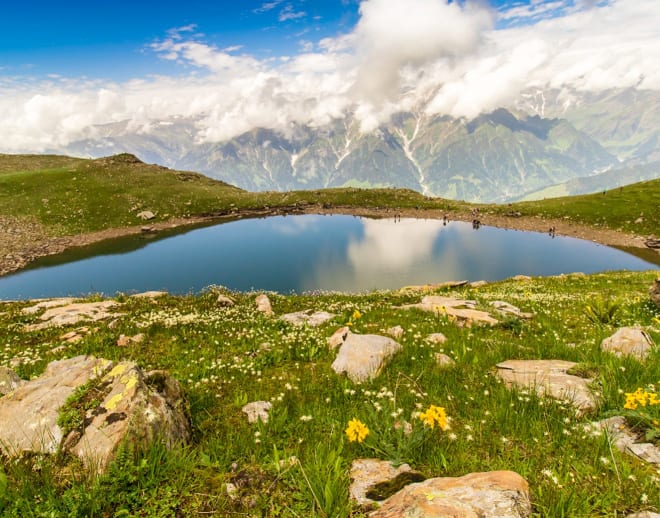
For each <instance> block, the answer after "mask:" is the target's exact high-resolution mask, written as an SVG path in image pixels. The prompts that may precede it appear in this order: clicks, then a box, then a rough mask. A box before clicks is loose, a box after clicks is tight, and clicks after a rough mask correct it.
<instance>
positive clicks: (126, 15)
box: [0, 0, 556, 80]
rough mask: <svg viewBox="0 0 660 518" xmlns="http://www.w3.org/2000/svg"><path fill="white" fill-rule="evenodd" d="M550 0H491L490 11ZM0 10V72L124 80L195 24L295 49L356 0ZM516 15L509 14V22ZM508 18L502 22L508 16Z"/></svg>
mask: <svg viewBox="0 0 660 518" xmlns="http://www.w3.org/2000/svg"><path fill="white" fill-rule="evenodd" d="M530 2H533V3H535V4H536V3H540V4H548V3H556V2H554V0H540V1H539V0H522V1H507V0H490V5H491V7H492V8H493V9H500V10H501V9H506V8H507V7H512V6H514V7H515V6H520V5H523V6H524V5H530ZM4 4H5V5H3V7H2V15H1V16H0V74H4V75H30V76H45V75H48V74H59V75H63V76H67V77H81V76H85V77H94V78H111V79H114V80H126V79H130V78H132V77H140V76H144V75H149V74H171V73H175V71H176V66H175V65H174V64H173V63H172V62H168V61H163V60H160V59H157V57H156V56H155V55H154V53H153V52H152V51H151V50H150V48H149V45H150V44H151V43H153V42H154V41H156V40H159V39H162V38H165V37H166V35H167V33H168V30H170V29H172V28H177V27H182V26H189V25H194V26H195V27H196V32H197V33H199V37H203V38H204V40H205V41H207V42H209V43H211V44H213V45H214V46H216V47H218V48H226V47H234V46H240V47H241V49H240V50H237V51H234V52H238V53H249V54H250V55H253V56H256V57H258V58H262V59H263V58H267V57H268V56H280V55H283V54H296V53H298V52H299V51H300V49H301V47H302V45H303V44H304V42H309V41H311V42H318V41H319V40H321V39H322V38H326V37H333V36H337V35H339V34H343V33H348V32H350V31H351V29H352V28H353V27H354V26H355V24H356V23H357V21H358V19H359V1H358V0H257V1H255V0H238V1H237V0H234V1H209V0H186V1H180V0H178V1H173V0H162V1H159V2H154V1H135V0H133V1H131V0H112V1H110V0H92V1H90V0H84V1H72V0H64V1H54V0H25V1H22V2H19V1H7V2H4ZM514 21H515V20H514ZM507 23H508V22H507Z"/></svg>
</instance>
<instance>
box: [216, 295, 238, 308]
mask: <svg viewBox="0 0 660 518" xmlns="http://www.w3.org/2000/svg"><path fill="white" fill-rule="evenodd" d="M215 303H216V304H217V305H218V306H221V307H231V306H234V305H235V304H236V301H235V300H234V299H232V298H231V297H227V296H226V295H223V294H222V293H218V298H217V299H216V301H215Z"/></svg>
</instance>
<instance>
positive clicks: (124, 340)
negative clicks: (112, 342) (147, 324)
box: [117, 333, 144, 347]
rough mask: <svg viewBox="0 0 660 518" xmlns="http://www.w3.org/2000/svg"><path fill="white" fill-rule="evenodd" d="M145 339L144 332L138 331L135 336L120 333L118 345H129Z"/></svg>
mask: <svg viewBox="0 0 660 518" xmlns="http://www.w3.org/2000/svg"><path fill="white" fill-rule="evenodd" d="M143 340H144V334H143V333H138V334H137V335H134V336H126V335H119V338H118V339H117V347H127V346H129V345H130V344H139V343H141V342H142V341H143Z"/></svg>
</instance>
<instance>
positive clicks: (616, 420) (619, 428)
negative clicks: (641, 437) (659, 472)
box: [592, 416, 660, 464]
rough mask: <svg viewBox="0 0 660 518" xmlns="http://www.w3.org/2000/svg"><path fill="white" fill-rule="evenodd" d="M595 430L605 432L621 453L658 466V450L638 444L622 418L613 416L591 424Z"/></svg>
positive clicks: (649, 445)
mask: <svg viewBox="0 0 660 518" xmlns="http://www.w3.org/2000/svg"><path fill="white" fill-rule="evenodd" d="M592 426H594V427H595V428H597V429H600V430H603V431H605V432H607V434H608V435H609V437H610V440H611V441H612V444H614V446H615V447H616V448H617V449H618V450H619V451H620V452H622V453H627V454H628V455H632V456H634V457H637V458H638V459H640V460H642V461H644V462H648V463H649V464H660V448H658V447H657V446H655V445H653V444H651V443H647V442H638V437H637V435H636V434H635V433H633V432H632V430H631V429H630V428H628V425H627V423H626V419H625V418H624V417H622V416H614V417H610V418H608V419H603V420H602V421H597V422H595V423H592Z"/></svg>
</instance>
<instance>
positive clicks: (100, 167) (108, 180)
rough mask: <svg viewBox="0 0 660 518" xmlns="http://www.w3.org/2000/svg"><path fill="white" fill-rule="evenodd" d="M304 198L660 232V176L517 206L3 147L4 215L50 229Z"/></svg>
mask: <svg viewBox="0 0 660 518" xmlns="http://www.w3.org/2000/svg"><path fill="white" fill-rule="evenodd" d="M295 205H298V206H305V205H317V206H322V207H325V208H332V207H348V208H398V209H413V208H416V209H420V211H423V210H428V209H435V210H441V211H446V212H448V213H451V212H452V211H462V212H465V211H469V210H470V209H471V208H472V207H476V206H478V207H480V208H481V209H482V210H486V211H491V212H493V213H496V214H505V213H507V212H511V211H519V212H520V213H521V214H522V215H523V216H540V217H546V218H567V219H569V220H570V221H572V222H577V223H583V224H587V225H596V226H602V227H608V228H612V229H616V230H622V231H625V232H629V233H635V234H641V235H654V234H659V233H660V229H659V228H658V227H659V226H658V221H660V180H651V181H647V182H642V183H637V184H634V185H629V186H626V187H623V188H617V189H614V190H612V191H608V192H607V193H606V194H603V193H599V194H594V195H587V196H574V197H568V198H556V199H546V200H542V201H533V202H520V203H514V204H511V205H472V204H469V203H465V202H461V201H452V200H445V199H441V198H427V197H424V196H422V195H421V194H419V193H417V192H415V191H412V190H408V189H358V188H337V189H321V190H310V191H292V192H287V193H280V192H259V193H251V192H247V191H243V190H241V189H239V188H237V187H233V186H231V185H228V184H226V183H224V182H220V181H217V180H213V179H210V178H208V177H206V176H203V175H201V174H197V173H192V172H182V171H174V170H170V169H167V168H165V167H161V166H157V165H148V164H144V163H143V162H141V161H139V160H138V159H137V158H135V157H134V156H133V155H128V154H122V155H115V156H112V157H107V158H102V159H96V160H86V159H76V158H69V157H60V156H52V155H44V156H39V155H0V217H3V216H4V217H12V218H20V219H29V220H31V221H33V222H35V223H38V224H40V225H41V226H42V227H43V228H44V231H45V232H46V233H47V234H49V235H70V234H79V233H86V232H94V231H98V230H103V229H108V228H116V227H126V226H135V225H142V224H144V222H143V221H142V220H141V219H140V218H138V216H137V214H138V213H139V212H141V211H151V212H153V213H154V214H155V216H156V217H155V219H154V220H152V222H158V221H166V220H169V219H171V218H175V217H190V216H198V215H208V214H226V213H228V212H230V211H233V210H250V209H263V208H265V207H270V208H277V207H292V206H295ZM420 215H421V213H420ZM640 218H641V222H640V221H639V219H640ZM636 221H638V222H637V223H636Z"/></svg>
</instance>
